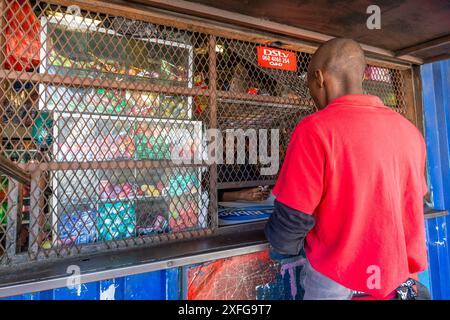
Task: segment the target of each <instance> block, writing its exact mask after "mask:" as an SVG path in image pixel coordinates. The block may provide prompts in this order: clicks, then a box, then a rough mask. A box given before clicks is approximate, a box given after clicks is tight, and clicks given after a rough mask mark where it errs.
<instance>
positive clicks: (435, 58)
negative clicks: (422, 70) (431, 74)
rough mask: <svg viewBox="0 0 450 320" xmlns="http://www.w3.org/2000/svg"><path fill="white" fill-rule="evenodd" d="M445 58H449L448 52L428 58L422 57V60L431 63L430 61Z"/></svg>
mask: <svg viewBox="0 0 450 320" xmlns="http://www.w3.org/2000/svg"><path fill="white" fill-rule="evenodd" d="M447 59H450V53H445V54H439V55H437V56H432V57H428V58H425V59H423V62H424V63H431V62H435V61H441V60H447Z"/></svg>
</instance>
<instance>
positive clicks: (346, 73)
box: [308, 38, 366, 108]
mask: <svg viewBox="0 0 450 320" xmlns="http://www.w3.org/2000/svg"><path fill="white" fill-rule="evenodd" d="M365 67H366V60H365V58H364V52H363V50H362V49H361V47H360V45H359V44H358V43H357V42H356V41H354V40H351V39H344V38H335V39H332V40H329V41H327V42H325V43H324V44H322V45H321V46H320V47H319V48H318V49H317V51H316V52H315V53H314V55H313V57H312V59H311V62H310V64H309V68H308V85H309V87H310V92H311V95H312V96H313V98H314V100H315V101H316V104H318V107H319V108H323V107H325V106H326V105H327V104H328V103H329V102H331V100H333V99H334V98H337V97H338V96H341V95H345V94H351V93H357V92H358V93H362V80H363V76H364V70H365Z"/></svg>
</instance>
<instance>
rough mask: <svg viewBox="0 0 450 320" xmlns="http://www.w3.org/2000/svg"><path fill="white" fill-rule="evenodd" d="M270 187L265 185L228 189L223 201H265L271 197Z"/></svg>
mask: <svg viewBox="0 0 450 320" xmlns="http://www.w3.org/2000/svg"><path fill="white" fill-rule="evenodd" d="M269 194H270V189H269V188H263V187H256V188H245V189H242V190H238V191H227V192H224V193H223V196H222V201H236V200H246V201H263V200H266V199H267V198H268V197H269Z"/></svg>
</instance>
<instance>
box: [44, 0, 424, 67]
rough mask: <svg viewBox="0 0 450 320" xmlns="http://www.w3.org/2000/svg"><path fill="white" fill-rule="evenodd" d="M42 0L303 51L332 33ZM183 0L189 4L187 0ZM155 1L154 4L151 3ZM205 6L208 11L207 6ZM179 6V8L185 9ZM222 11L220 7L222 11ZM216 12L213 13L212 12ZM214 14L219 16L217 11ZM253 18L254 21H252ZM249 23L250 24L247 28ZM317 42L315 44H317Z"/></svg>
mask: <svg viewBox="0 0 450 320" xmlns="http://www.w3.org/2000/svg"><path fill="white" fill-rule="evenodd" d="M46 2H49V3H53V4H60V5H63V6H70V5H77V6H79V7H80V8H81V9H84V10H89V11H94V12H101V13H105V14H112V15H118V16H123V17H125V18H129V19H136V20H142V21H148V22H152V23H156V24H162V25H168V26H174V27H177V28H181V29H187V30H192V31H197V32H205V33H211V34H214V35H216V36H220V37H227V38H231V39H237V40H243V41H251V42H257V43H264V44H269V43H271V42H276V41H278V42H281V43H282V44H283V46H282V47H283V48H285V49H291V50H297V51H304V52H308V53H312V52H314V51H315V50H316V49H317V47H318V45H319V43H322V42H324V41H327V40H329V39H332V38H333V37H332V36H329V35H324V34H320V33H318V34H316V33H314V32H311V31H308V30H306V29H300V28H295V27H291V26H287V25H284V24H277V23H273V22H270V21H267V20H264V19H256V18H252V17H249V16H245V15H241V16H242V17H240V16H235V15H238V14H236V13H229V12H228V13H227V15H229V14H232V16H234V18H233V20H234V21H235V22H239V21H241V24H244V25H246V27H242V26H236V25H234V24H235V23H233V25H231V23H232V22H227V23H223V22H218V19H217V18H214V17H215V15H214V16H211V15H209V16H208V19H205V18H202V17H194V16H192V15H191V16H189V15H187V14H183V13H174V12H169V11H167V10H162V9H158V8H154V7H153V8H152V7H150V6H149V4H150V3H151V1H141V4H136V3H128V2H126V1H117V0H111V1H108V2H106V1H99V0H73V1H69V0H48V1H46ZM183 2H185V4H186V5H189V4H190V3H189V2H186V1H183ZM153 4H155V3H153ZM205 7H206V9H205V10H206V13H208V12H209V11H210V10H211V9H213V8H211V7H207V6H205ZM183 10H184V9H183V8H181V9H180V10H179V11H181V12H185V11H186V10H184V11H183ZM222 11H223V10H222ZM216 14H217V13H216ZM218 16H219V17H220V16H222V15H221V14H220V13H218ZM254 19H256V20H257V21H256V20H254ZM249 26H250V27H249ZM317 42H318V43H317ZM361 46H362V47H363V49H364V50H365V51H366V53H370V54H374V55H377V56H378V57H379V58H381V60H383V59H386V58H387V59H390V60H391V61H392V62H393V63H394V64H396V63H399V65H401V63H405V62H406V63H414V64H421V63H422V60H421V59H419V58H416V57H412V56H403V57H401V58H398V57H396V56H395V54H394V52H392V51H389V50H384V49H381V48H377V47H373V46H368V45H365V44H361ZM372 59H373V58H372Z"/></svg>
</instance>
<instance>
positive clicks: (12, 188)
mask: <svg viewBox="0 0 450 320" xmlns="http://www.w3.org/2000/svg"><path fill="white" fill-rule="evenodd" d="M18 200H19V183H18V182H17V181H16V180H14V179H11V178H10V179H8V209H7V210H6V212H7V214H6V217H7V222H6V226H7V227H6V252H7V255H8V259H10V258H13V257H14V256H15V255H16V248H17V243H16V240H17V216H18V215H19V214H22V203H20V202H19V201H18Z"/></svg>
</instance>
